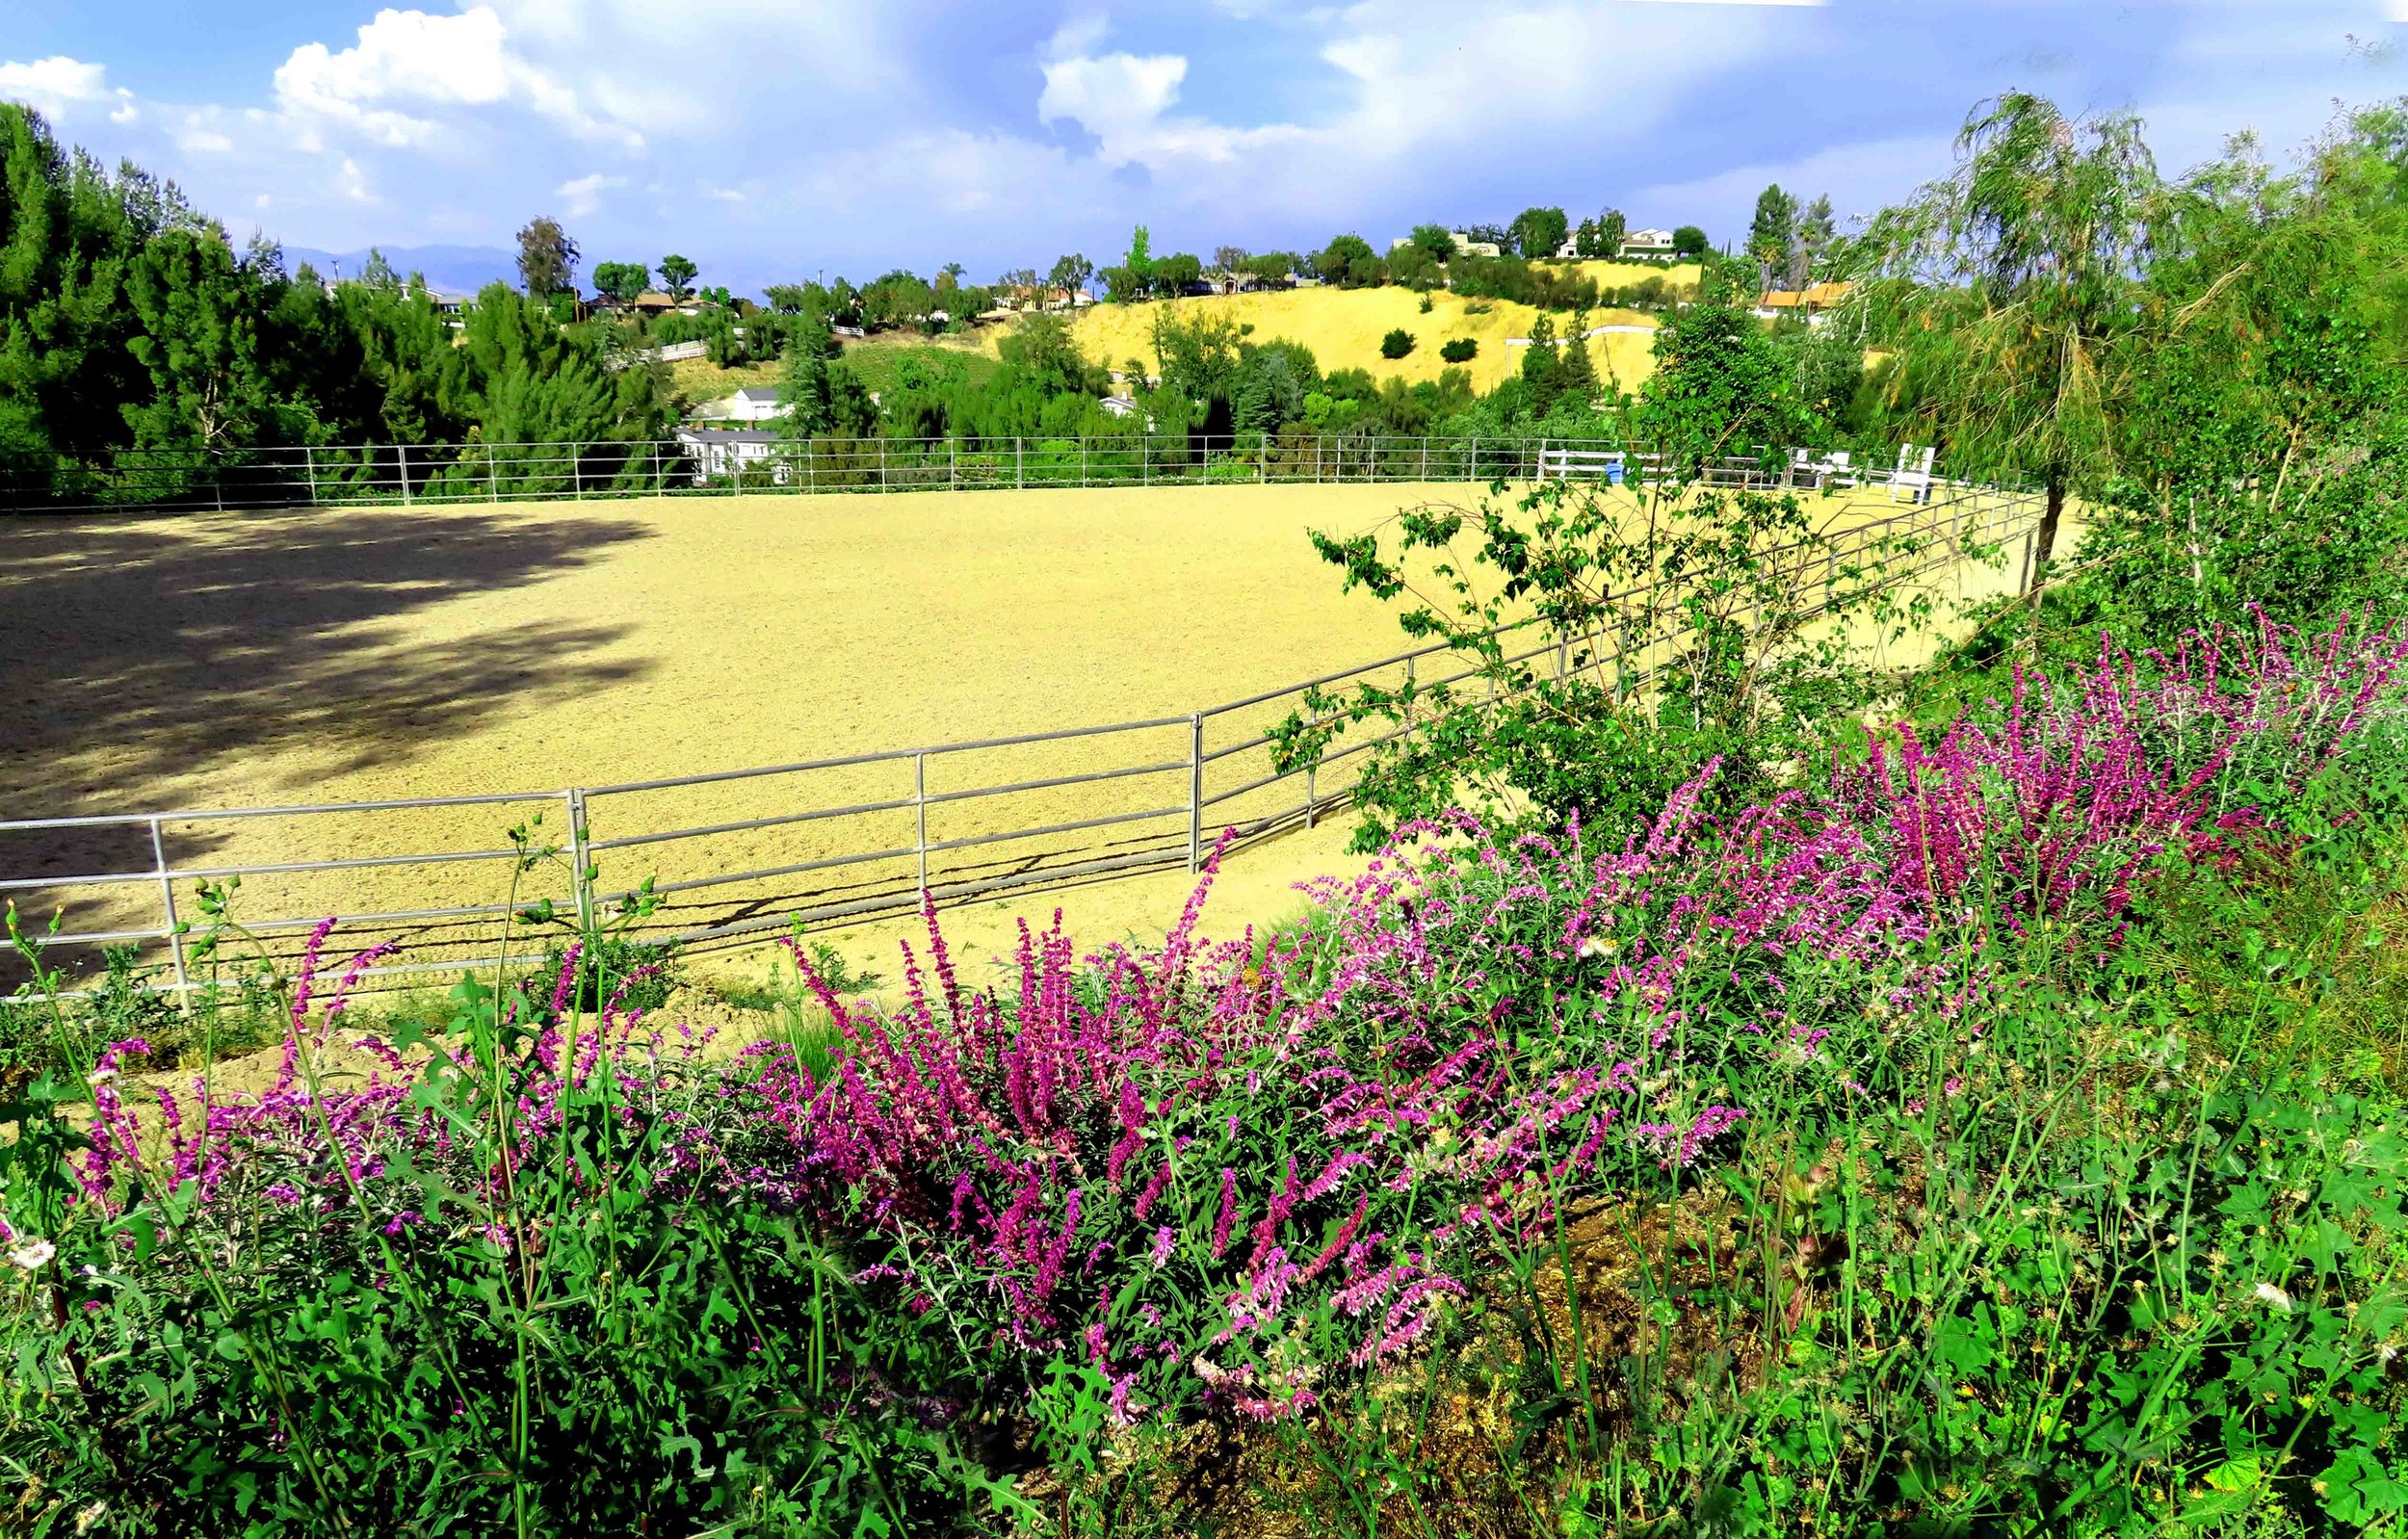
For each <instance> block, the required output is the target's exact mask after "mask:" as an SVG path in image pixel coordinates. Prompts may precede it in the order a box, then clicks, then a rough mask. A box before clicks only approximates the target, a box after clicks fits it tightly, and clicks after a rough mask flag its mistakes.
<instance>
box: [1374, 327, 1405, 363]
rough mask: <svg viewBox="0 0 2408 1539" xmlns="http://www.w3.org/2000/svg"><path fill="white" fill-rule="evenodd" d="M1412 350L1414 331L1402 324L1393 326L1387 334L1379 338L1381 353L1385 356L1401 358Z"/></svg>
mask: <svg viewBox="0 0 2408 1539" xmlns="http://www.w3.org/2000/svg"><path fill="white" fill-rule="evenodd" d="M1412 351H1413V333H1412V332H1410V331H1407V330H1406V329H1405V328H1404V327H1402V326H1396V327H1394V328H1392V329H1391V330H1390V331H1389V333H1388V334H1387V335H1386V336H1384V337H1381V338H1380V339H1379V355H1380V356H1381V357H1383V358H1401V357H1404V356H1406V355H1407V354H1409V353H1411V352H1412Z"/></svg>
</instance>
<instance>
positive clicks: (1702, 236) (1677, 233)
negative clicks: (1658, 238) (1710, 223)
mask: <svg viewBox="0 0 2408 1539" xmlns="http://www.w3.org/2000/svg"><path fill="white" fill-rule="evenodd" d="M1712 249H1714V243H1713V242H1712V241H1709V240H1707V239H1706V232H1705V231H1704V230H1701V229H1699V228H1698V227H1697V226H1696V225H1694V224H1684V225H1682V226H1680V227H1679V228H1678V229H1676V230H1674V231H1673V232H1672V254H1673V255H1674V256H1676V257H1700V256H1703V255H1705V254H1706V253H1707V252H1708V251H1710V250H1712Z"/></svg>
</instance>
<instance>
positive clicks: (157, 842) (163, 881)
mask: <svg viewBox="0 0 2408 1539" xmlns="http://www.w3.org/2000/svg"><path fill="white" fill-rule="evenodd" d="M150 858H151V862H152V867H151V869H152V870H154V871H156V872H157V873H158V874H159V905H160V907H162V908H164V909H166V910H167V915H168V950H169V952H170V954H171V955H172V956H173V957H174V958H175V1000H176V1003H177V1004H179V1005H181V1006H182V1007H183V1008H184V1009H186V1010H188V1011H189V1010H190V1009H191V1008H192V1007H193V995H192V986H193V983H192V978H190V977H189V976H188V975H187V974H186V973H185V971H184V926H183V925H182V924H181V923H180V922H179V921H178V920H177V919H176V917H175V883H174V882H173V881H172V880H171V879H170V877H169V876H168V846H167V841H166V840H165V839H163V838H161V837H160V835H159V820H158V819H156V818H153V819H151V820H150Z"/></svg>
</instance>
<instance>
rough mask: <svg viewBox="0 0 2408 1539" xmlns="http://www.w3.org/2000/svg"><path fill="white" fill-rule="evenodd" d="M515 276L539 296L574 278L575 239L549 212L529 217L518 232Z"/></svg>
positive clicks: (567, 286)
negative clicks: (533, 217) (570, 236)
mask: <svg viewBox="0 0 2408 1539" xmlns="http://www.w3.org/2000/svg"><path fill="white" fill-rule="evenodd" d="M518 276H519V280H520V282H522V283H523V284H525V285H526V289H527V292H528V293H529V294H530V295H532V296H534V297H536V298H537V299H541V298H543V297H545V296H546V295H553V294H558V293H560V292H561V291H562V290H563V289H566V288H569V287H571V286H573V285H574V284H575V283H576V281H577V243H576V242H575V241H573V240H571V239H570V238H569V235H568V232H567V231H566V230H563V229H562V228H561V223H560V221H558V220H556V219H553V218H552V217H550V216H549V215H545V216H542V217H540V218H537V219H532V220H529V221H528V222H527V224H526V227H525V228H523V229H521V230H520V231H519V232H518Z"/></svg>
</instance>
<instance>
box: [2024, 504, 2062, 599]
mask: <svg viewBox="0 0 2408 1539" xmlns="http://www.w3.org/2000/svg"><path fill="white" fill-rule="evenodd" d="M2064 511H2065V483H2063V482H2060V481H2054V480H2053V481H2051V482H2050V483H2049V504H2048V506H2047V507H2046V508H2044V509H2041V512H2040V529H2039V532H2038V533H2037V534H2035V535H2033V536H2032V542H2031V571H2030V572H2029V573H2028V575H2027V576H2026V578H2025V583H2024V591H2025V592H2027V593H2028V592H2030V591H2031V590H2032V589H2034V588H2036V587H2039V586H2040V585H2041V584H2042V583H2043V582H2045V581H2046V580H2047V576H2048V570H2049V557H2050V555H2051V554H2052V553H2053V552H2054V551H2055V549H2056V522H2057V519H2058V517H2059V516H2060V515H2062V514H2063V513H2064Z"/></svg>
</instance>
